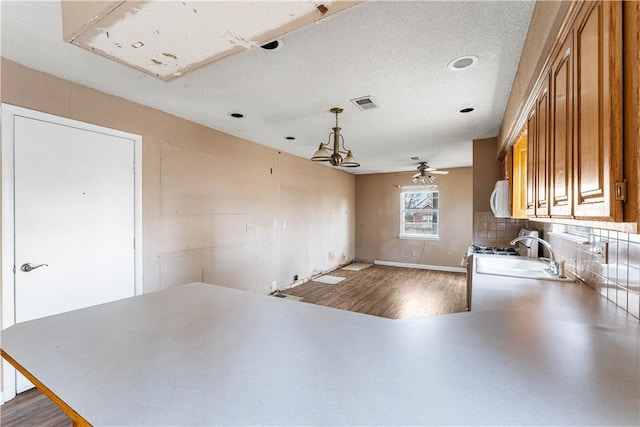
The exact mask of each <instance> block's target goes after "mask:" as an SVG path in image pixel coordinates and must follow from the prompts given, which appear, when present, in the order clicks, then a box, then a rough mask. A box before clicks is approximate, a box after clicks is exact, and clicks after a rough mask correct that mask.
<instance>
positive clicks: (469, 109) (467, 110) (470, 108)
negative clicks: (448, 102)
mask: <svg viewBox="0 0 640 427" xmlns="http://www.w3.org/2000/svg"><path fill="white" fill-rule="evenodd" d="M473 110H475V108H472V107H467V108H463V109H462V110H459V111H458V113H470V112H472V111H473Z"/></svg>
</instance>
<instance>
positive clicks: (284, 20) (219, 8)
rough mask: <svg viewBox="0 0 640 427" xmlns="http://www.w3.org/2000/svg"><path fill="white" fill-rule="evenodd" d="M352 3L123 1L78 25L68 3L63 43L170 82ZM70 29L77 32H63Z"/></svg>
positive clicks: (72, 4)
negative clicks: (73, 26) (66, 37)
mask: <svg viewBox="0 0 640 427" xmlns="http://www.w3.org/2000/svg"><path fill="white" fill-rule="evenodd" d="M355 4H357V2H334V4H331V2H325V3H318V2H315V1H284V2H283V1H209V2H206V1H122V2H117V5H115V6H114V7H110V8H108V11H107V12H106V13H104V11H102V12H103V13H101V14H99V15H98V16H95V15H94V14H93V13H90V14H89V15H87V16H86V19H85V21H86V22H82V21H78V16H79V15H80V14H81V13H82V12H83V10H84V8H85V6H84V5H83V4H82V3H78V2H73V1H71V2H65V7H64V8H63V9H62V13H63V16H62V18H63V25H64V26H65V28H64V29H63V31H64V34H69V36H68V39H67V41H70V42H71V43H73V44H74V45H77V46H80V47H83V48H85V49H87V50H90V51H92V52H95V53H99V54H100V55H103V56H105V57H107V58H110V59H113V60H115V61H118V62H121V63H123V64H125V65H129V66H131V67H133V68H135V69H138V70H140V71H143V72H145V73H148V74H150V75H152V76H156V77H159V78H161V79H163V80H172V79H174V78H177V77H180V76H182V75H183V74H184V73H186V72H188V71H192V70H194V69H197V68H199V67H201V66H203V65H206V64H209V63H211V62H214V61H217V60H220V59H223V58H225V57H227V56H229V55H232V54H234V53H238V52H241V51H243V50H247V49H252V48H254V47H257V46H259V45H261V44H263V43H265V42H267V41H270V39H272V38H275V37H280V36H282V35H284V34H286V33H287V32H290V31H293V30H296V29H298V28H301V27H303V26H305V25H308V24H310V23H313V22H316V21H318V20H320V19H322V18H325V17H328V16H330V15H332V14H334V13H337V12H339V11H341V10H344V9H346V8H348V7H351V6H353V5H355ZM78 9H80V10H78ZM92 12H94V11H92ZM94 13H95V12H94ZM67 15H71V16H73V18H74V19H70V18H68V17H67ZM69 25H76V26H78V28H67V27H68V26H69Z"/></svg>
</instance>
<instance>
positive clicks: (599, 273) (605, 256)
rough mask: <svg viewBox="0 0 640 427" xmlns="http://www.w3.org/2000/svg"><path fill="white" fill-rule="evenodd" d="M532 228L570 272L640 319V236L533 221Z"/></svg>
mask: <svg viewBox="0 0 640 427" xmlns="http://www.w3.org/2000/svg"><path fill="white" fill-rule="evenodd" d="M530 227H531V228H532V229H536V230H539V231H540V237H542V238H543V239H545V240H547V241H548V242H549V244H550V245H551V247H552V248H553V251H554V254H555V256H556V258H557V259H558V260H564V261H565V268H566V269H567V271H569V272H570V273H572V274H574V275H575V276H577V277H578V278H579V279H580V280H582V281H583V282H584V283H585V284H586V285H587V286H589V287H591V288H593V289H594V290H595V291H596V292H598V293H600V295H602V296H603V297H604V298H607V299H608V300H610V301H611V302H613V303H615V304H616V305H617V306H619V307H620V308H622V309H624V310H626V311H627V312H628V313H629V314H631V315H632V316H634V317H636V318H640V235H638V234H629V233H624V232H621V231H613V230H605V229H600V228H592V227H580V228H578V227H570V226H563V225H557V224H550V223H542V222H534V221H531V222H530ZM603 246H604V247H605V249H606V250H605V251H602V250H600V248H601V247H603ZM598 252H601V254H600V255H599V254H598ZM545 256H548V254H546V255H545Z"/></svg>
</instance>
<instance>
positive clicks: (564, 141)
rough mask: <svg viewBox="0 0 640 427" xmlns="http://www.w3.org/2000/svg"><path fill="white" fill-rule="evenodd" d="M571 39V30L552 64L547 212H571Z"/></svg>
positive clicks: (553, 214) (555, 213)
mask: <svg viewBox="0 0 640 427" xmlns="http://www.w3.org/2000/svg"><path fill="white" fill-rule="evenodd" d="M572 54H573V39H572V34H571V33H570V34H569V35H568V36H567V38H566V39H565V41H564V43H563V44H562V47H561V49H560V50H559V52H558V55H557V56H556V58H555V60H554V61H553V63H552V65H551V120H550V124H551V141H550V150H549V193H550V197H549V199H550V207H549V210H550V214H551V216H553V217H571V216H572V215H573V188H572V184H573V176H572V175H573V121H572V119H573V89H572V85H573V59H572Z"/></svg>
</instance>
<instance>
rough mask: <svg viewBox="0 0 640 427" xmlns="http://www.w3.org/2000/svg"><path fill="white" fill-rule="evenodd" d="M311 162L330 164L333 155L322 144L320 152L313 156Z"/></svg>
mask: <svg viewBox="0 0 640 427" xmlns="http://www.w3.org/2000/svg"><path fill="white" fill-rule="evenodd" d="M311 160H312V161H314V162H328V161H329V160H331V153H329V151H327V149H326V148H324V147H323V146H322V144H320V147H318V151H316V152H315V153H313V156H311Z"/></svg>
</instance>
